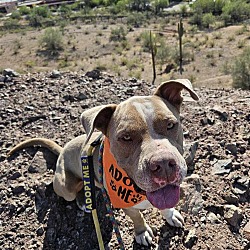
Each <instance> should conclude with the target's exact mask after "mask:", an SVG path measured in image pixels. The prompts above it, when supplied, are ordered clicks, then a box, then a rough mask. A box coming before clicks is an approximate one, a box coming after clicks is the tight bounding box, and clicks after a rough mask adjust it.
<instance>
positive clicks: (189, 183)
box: [0, 71, 250, 250]
mask: <svg viewBox="0 0 250 250" xmlns="http://www.w3.org/2000/svg"><path fill="white" fill-rule="evenodd" d="M54 75H55V74H54ZM87 75H88V76H87ZM90 76H92V77H90ZM1 79H2V80H4V79H5V82H0V103H1V105H0V147H1V149H0V153H1V154H0V180H1V181H0V197H1V199H0V202H1V206H0V214H1V216H0V218H1V219H0V249H48V250H52V249H62V250H64V249H93V250H94V249H98V245H97V239H96V234H95V231H94V226H93V221H92V218H91V216H90V215H89V214H85V215H84V214H83V212H82V211H80V210H79V209H78V208H77V206H76V204H75V202H74V201H73V202H66V201H65V200H63V199H62V198H60V197H58V196H57V195H56V194H55V193H54V191H53V187H52V183H51V181H52V178H53V171H54V169H55V163H56V159H57V158H56V156H55V155H53V154H52V153H51V152H49V151H48V150H46V149H43V148H39V147H37V148H27V149H25V150H22V151H20V152H18V153H17V154H15V155H14V156H13V157H11V158H10V159H7V158H6V156H7V153H8V151H9V150H10V149H11V148H12V147H13V146H14V145H16V144H17V143H18V142H20V141H22V140H24V139H27V138H33V137H37V136H39V137H46V138H50V139H53V140H55V141H56V142H58V143H59V144H60V145H62V146H63V145H64V144H65V143H66V142H68V141H69V140H71V139H72V138H74V137H76V136H78V135H80V134H82V133H83V131H82V128H81V124H80V121H79V117H80V114H81V112H82V111H83V110H85V109H87V108H90V107H93V106H96V105H101V104H106V103H119V102H120V101H122V100H125V99H126V98H128V97H130V96H133V95H148V94H151V93H152V92H153V90H154V89H155V86H152V85H151V84H149V83H147V82H145V81H141V80H136V79H134V78H130V79H124V78H120V77H116V76H113V75H110V74H108V73H105V72H104V73H100V72H90V73H88V74H86V72H83V71H79V72H64V73H60V74H59V75H58V78H52V77H51V72H47V73H34V74H25V75H20V76H19V77H8V78H3V77H1ZM196 91H197V93H198V95H199V96H200V100H199V101H198V102H194V101H192V100H191V99H190V98H189V97H188V94H187V93H185V92H184V94H185V98H184V100H185V101H184V105H183V108H182V123H183V129H184V135H185V139H186V143H187V144H189V143H194V142H196V141H197V142H198V144H199V145H198V149H197V152H196V155H195V159H194V161H193V162H192V163H190V164H189V171H188V177H187V178H186V180H185V182H184V183H183V195H182V197H183V198H182V199H181V200H180V202H179V204H178V206H177V208H178V209H179V211H180V212H181V214H182V215H183V217H184V219H185V225H184V228H174V227H171V226H169V225H168V224H167V222H166V221H165V220H164V219H163V218H162V216H161V215H160V213H159V211H158V210H156V209H151V210H146V211H143V213H144V215H145V217H146V219H147V221H148V223H149V224H150V225H151V226H154V228H155V232H156V233H155V238H154V241H153V244H152V246H150V247H141V246H139V245H138V244H137V243H135V241H134V235H133V226H132V223H131V221H130V220H129V219H128V218H127V217H126V216H125V215H124V213H123V212H122V210H115V215H116V219H117V221H118V224H119V228H120V231H121V234H122V238H123V241H124V244H125V247H126V249H153V250H154V249H159V250H161V249H162V250H163V249H164V250H165V249H172V250H173V249H175V250H176V249H214V250H215V249H216V250H224V249H233V250H235V249H237V250H238V249H239V250H240V249H241V250H243V249H244V250H247V249H249V248H250V243H249V234H248V233H247V226H248V227H249V223H250V222H249V221H250V209H249V200H250V190H249V185H250V184H249V176H250V173H249V165H250V157H249V156H250V127H249V121H250V109H249V105H250V92H249V91H242V90H230V89H228V90H221V89H220V90H219V89H207V88H196ZM97 196H98V197H97V201H98V209H97V211H98V215H99V218H100V223H101V230H102V235H103V238H104V242H105V246H106V249H119V247H118V244H117V241H116V237H115V235H114V233H112V225H111V223H110V221H109V218H108V215H107V212H106V209H105V204H104V202H103V199H102V196H101V194H100V192H99V191H98V190H97Z"/></svg>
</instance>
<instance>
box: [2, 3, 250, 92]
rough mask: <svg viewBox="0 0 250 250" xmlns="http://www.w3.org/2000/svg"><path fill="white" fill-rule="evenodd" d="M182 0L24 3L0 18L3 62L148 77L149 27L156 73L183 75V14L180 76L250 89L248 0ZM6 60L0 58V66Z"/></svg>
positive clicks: (20, 67) (35, 68) (17, 67)
mask: <svg viewBox="0 0 250 250" xmlns="http://www.w3.org/2000/svg"><path fill="white" fill-rule="evenodd" d="M179 2H182V3H181V5H180V7H179V8H177V9H174V10H171V9H170V8H167V7H169V4H172V5H173V3H172V1H167V0H159V1H150V0H140V1H133V0H120V1H119V0H106V1H105V0H89V1H85V4H84V5H83V4H82V3H81V2H80V1H79V2H78V1H76V2H75V3H74V4H71V5H66V4H64V5H61V6H59V7H58V8H55V7H48V6H46V5H44V6H35V7H33V8H28V7H25V6H23V7H20V8H18V9H17V10H16V11H14V12H13V13H12V14H11V15H10V16H9V17H8V18H6V17H3V18H2V19H0V36H1V38H0V44H1V45H0V46H1V47H0V54H1V57H2V58H3V59H4V58H8V60H7V61H8V63H9V64H8V65H6V66H8V67H11V68H14V69H15V70H16V71H19V72H20V73H22V72H27V71H28V72H30V71H32V72H35V71H47V70H50V69H51V68H55V69H59V70H80V69H84V70H91V69H95V68H98V69H102V70H105V71H108V72H110V73H114V74H117V75H120V76H125V77H137V78H143V79H145V80H147V81H151V80H152V62H151V52H150V35H149V34H150V31H151V32H152V34H153V36H152V37H153V39H154V44H155V46H156V49H155V52H156V53H155V61H156V71H157V79H158V81H162V80H166V79H169V78H171V77H177V76H178V75H179V74H180V68H179V62H180V51H179V38H178V31H177V25H178V23H179V20H180V18H182V19H183V24H184V33H183V37H182V43H183V45H182V48H183V52H182V55H183V72H182V74H183V76H185V77H188V78H190V79H192V80H193V81H194V82H195V83H196V82H197V84H202V83H203V80H204V79H208V78H211V76H214V77H219V78H220V81H219V85H221V86H222V87H225V86H235V87H242V88H249V87H248V86H249V85H250V84H249V80H248V81H247V83H245V82H244V83H243V84H242V86H241V84H240V83H239V82H237V81H239V79H244V81H246V80H247V77H245V75H244V74H245V73H244V72H245V71H247V70H248V69H247V67H246V65H243V64H242V63H239V61H242V60H243V61H245V59H244V58H245V54H246V53H245V52H244V51H248V50H249V36H250V35H249V34H250V28H249V23H248V21H247V20H248V19H249V18H250V3H249V1H246V0H216V1H214V0H197V1H196V2H194V3H193V4H192V5H188V4H187V1H179ZM185 3H186V4H185ZM9 41H11V42H10V43H11V44H12V46H9ZM241 57H243V59H242V60H241V59H240V58H241ZM3 61H4V62H6V60H3ZM246 64H247V63H246ZM236 65H237V66H236ZM6 66H4V64H3V63H0V68H2V69H4V68H5V67H6ZM243 67H245V68H243ZM248 67H249V66H248ZM236 68H237V70H236ZM236 72H237V73H236ZM235 74H237V76H236V75H235ZM239 74H243V76H242V78H239ZM223 76H224V77H223ZM227 76H230V77H229V78H228V77H227ZM222 79H225V81H224V80H222ZM236 79H238V80H236ZM215 82H216V85H218V81H217V80H216V81H215Z"/></svg>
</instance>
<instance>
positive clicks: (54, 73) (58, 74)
mask: <svg viewBox="0 0 250 250" xmlns="http://www.w3.org/2000/svg"><path fill="white" fill-rule="evenodd" d="M61 75H62V74H61V72H60V71H58V70H55V69H54V70H53V71H52V72H51V74H50V77H51V78H59V77H61Z"/></svg>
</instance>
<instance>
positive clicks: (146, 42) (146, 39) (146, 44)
mask: <svg viewBox="0 0 250 250" xmlns="http://www.w3.org/2000/svg"><path fill="white" fill-rule="evenodd" d="M140 40H141V42H142V48H143V51H144V52H150V51H151V41H150V32H149V31H143V32H142V33H141V34H140ZM161 40H162V39H161V37H160V36H159V35H158V34H152V43H153V44H156V45H157V44H161V42H162V41H161Z"/></svg>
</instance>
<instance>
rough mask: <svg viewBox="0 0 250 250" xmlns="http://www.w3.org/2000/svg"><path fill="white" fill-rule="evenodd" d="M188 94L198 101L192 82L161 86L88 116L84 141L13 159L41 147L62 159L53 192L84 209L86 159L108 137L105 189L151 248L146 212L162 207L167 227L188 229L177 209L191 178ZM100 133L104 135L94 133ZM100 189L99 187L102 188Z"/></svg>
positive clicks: (84, 118)
mask: <svg viewBox="0 0 250 250" xmlns="http://www.w3.org/2000/svg"><path fill="white" fill-rule="evenodd" d="M183 89H186V90H187V91H188V92H189V93H190V95H191V97H192V98H193V99H194V100H198V96H197V94H196V93H195V92H194V90H193V88H192V85H191V83H190V82H189V81H188V80H186V79H181V80H171V81H167V82H164V83H163V84H161V85H160V86H159V87H158V88H157V89H156V91H155V93H154V94H153V95H152V96H135V97H131V98H129V99H128V100H126V101H124V102H122V103H120V104H118V105H114V104H111V105H103V106H98V107H95V108H91V109H89V110H87V111H84V112H83V113H82V115H81V122H82V125H83V127H84V130H85V132H86V135H82V136H79V137H77V138H75V139H73V140H72V141H70V142H69V143H67V144H66V146H65V147H64V148H62V147H60V146H59V145H57V144H56V143H55V142H53V141H51V140H48V139H44V138H35V139H30V140H27V141H24V142H22V143H20V144H18V145H17V146H16V147H14V148H13V149H12V150H11V151H10V153H9V155H12V154H13V153H14V152H16V151H17V150H20V149H22V148H25V147H28V146H33V145H40V146H44V147H47V148H49V149H50V150H51V151H53V152H54V153H56V154H58V155H59V158H58V160H57V165H56V171H55V176H54V180H53V186H54V190H55V192H56V193H57V194H58V195H59V196H61V197H63V198H64V199H65V200H67V201H72V200H74V199H77V202H78V205H79V207H81V206H82V199H81V190H82V189H83V187H84V183H83V181H82V177H83V176H82V175H83V174H82V167H81V155H86V154H87V151H88V149H89V146H90V143H91V142H93V141H94V140H95V139H96V138H97V137H98V135H99V134H100V132H101V133H102V134H103V141H104V152H103V155H102V158H103V168H104V185H105V188H106V190H107V192H108V194H109V197H110V199H111V202H112V203H113V205H114V207H120V208H123V209H124V212H125V213H126V214H127V215H128V216H129V217H130V218H131V219H132V220H133V222H134V229H135V238H136V241H137V242H138V243H140V244H143V245H148V244H151V242H152V238H153V232H152V230H151V228H150V226H149V225H148V224H147V223H146V222H145V220H144V218H143V216H142V214H141V213H140V209H146V208H149V207H152V206H154V207H156V208H158V209H160V211H161V213H162V215H163V216H164V218H166V220H167V222H168V223H169V224H170V225H172V226H176V227H182V226H183V222H184V221H183V217H182V216H181V215H180V213H179V212H178V211H176V210H175V209H174V207H175V206H176V204H177V203H178V201H179V197H180V183H181V182H182V180H183V178H184V177H185V175H186V171H187V166H186V162H185V160H184V158H183V156H182V155H183V132H182V128H181V124H180V106H181V103H182V100H183V98H182V97H181V91H182V90H183ZM95 129H97V130H99V131H100V132H94V130H95ZM98 155H99V146H98V147H96V148H95V151H94V154H93V156H94V170H95V174H96V179H97V180H98V179H99V176H98V175H99V174H98V160H97V159H98ZM96 185H97V186H98V183H96Z"/></svg>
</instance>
